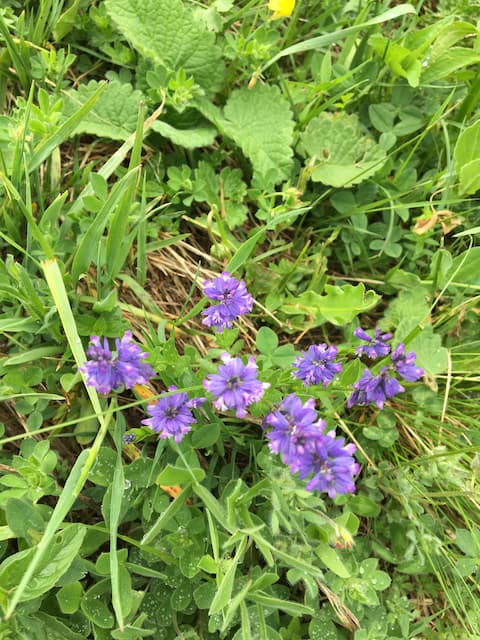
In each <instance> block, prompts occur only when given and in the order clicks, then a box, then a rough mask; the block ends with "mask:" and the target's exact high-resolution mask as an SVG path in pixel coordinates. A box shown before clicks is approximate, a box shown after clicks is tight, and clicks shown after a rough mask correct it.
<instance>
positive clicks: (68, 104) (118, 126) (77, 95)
mask: <svg viewBox="0 0 480 640" xmlns="http://www.w3.org/2000/svg"><path fill="white" fill-rule="evenodd" d="M99 84H100V83H98V82H96V81H95V80H91V81H90V82H89V83H88V84H86V85H81V86H80V88H79V89H78V91H75V90H71V91H67V92H66V97H65V104H64V108H63V114H64V116H66V117H68V116H71V115H72V114H73V113H75V112H76V111H78V109H79V107H81V106H82V105H83V104H85V102H86V101H87V100H88V99H89V98H90V97H91V96H92V95H93V94H94V93H95V92H96V91H97V89H98V87H99ZM142 99H143V94H142V92H141V91H134V90H133V87H132V85H131V84H128V83H125V84H124V83H121V82H119V81H118V80H113V81H112V82H110V84H109V85H108V86H107V87H106V88H105V90H104V91H103V93H102V95H101V96H100V98H99V99H98V101H97V103H96V104H95V106H94V107H93V109H92V110H91V111H90V112H89V113H88V114H87V116H86V117H85V118H84V119H83V120H82V121H81V122H80V124H79V125H78V126H77V128H76V129H75V133H76V134H78V133H89V134H92V135H95V136H99V137H100V138H111V139H112V140H126V139H127V138H128V137H129V136H130V135H131V134H132V133H133V132H134V131H135V127H136V125H137V117H138V105H139V103H140V101H141V100H142Z"/></svg>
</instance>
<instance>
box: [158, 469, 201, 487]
mask: <svg viewBox="0 0 480 640" xmlns="http://www.w3.org/2000/svg"><path fill="white" fill-rule="evenodd" d="M192 474H193V476H194V477H195V480H196V481H197V482H201V481H202V480H203V478H204V477H205V471H203V469H200V468H197V469H191V470H190V469H182V468H181V467H175V466H173V465H171V464H167V466H166V467H165V468H164V469H162V471H160V473H159V475H158V476H157V479H156V481H155V482H156V484H163V485H173V484H186V483H189V482H191V481H192V480H193V478H192Z"/></svg>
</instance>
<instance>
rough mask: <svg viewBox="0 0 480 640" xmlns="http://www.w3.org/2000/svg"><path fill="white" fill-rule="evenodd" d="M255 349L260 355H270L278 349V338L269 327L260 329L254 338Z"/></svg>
mask: <svg viewBox="0 0 480 640" xmlns="http://www.w3.org/2000/svg"><path fill="white" fill-rule="evenodd" d="M256 345H257V349H258V350H259V351H260V353H265V354H271V353H273V352H274V351H275V349H276V348H277V347H278V337H277V334H276V333H275V331H272V330H271V329H270V328H269V327H260V329H259V331H258V333H257V338H256Z"/></svg>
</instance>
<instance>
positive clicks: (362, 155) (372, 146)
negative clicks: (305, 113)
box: [301, 113, 386, 187]
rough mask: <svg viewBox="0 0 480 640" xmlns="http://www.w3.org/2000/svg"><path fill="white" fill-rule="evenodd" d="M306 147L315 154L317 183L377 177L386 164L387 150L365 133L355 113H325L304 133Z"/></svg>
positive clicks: (348, 182) (341, 183)
mask: <svg viewBox="0 0 480 640" xmlns="http://www.w3.org/2000/svg"><path fill="white" fill-rule="evenodd" d="M301 146H302V150H303V152H304V155H305V156H306V157H307V158H312V157H315V169H314V170H313V172H312V176H311V177H312V180H313V181H314V182H322V183H323V184H328V185H330V186H332V187H349V186H351V185H353V184H358V183H359V182H363V181H364V180H366V179H367V178H369V177H370V176H373V175H374V174H375V173H376V172H377V171H378V170H379V169H380V168H381V167H382V166H383V164H384V162H385V160H386V153H385V151H384V150H383V149H381V148H380V147H379V145H378V144H377V143H376V142H375V141H374V140H373V138H370V137H369V136H367V135H365V133H364V132H363V131H362V127H361V125H360V123H359V121H358V118H357V116H355V115H346V114H344V113H339V114H331V113H321V114H320V115H319V116H317V117H316V118H314V119H313V120H312V121H311V122H310V123H309V125H308V127H307V128H306V130H305V132H304V134H303V136H302V145H301Z"/></svg>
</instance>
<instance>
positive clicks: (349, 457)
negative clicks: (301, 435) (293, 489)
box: [299, 430, 360, 498]
mask: <svg viewBox="0 0 480 640" xmlns="http://www.w3.org/2000/svg"><path fill="white" fill-rule="evenodd" d="M355 450H356V447H355V445H354V444H347V445H345V440H344V438H337V437H336V433H335V431H334V430H332V431H329V432H328V433H326V434H322V436H321V437H320V438H315V439H313V440H311V442H310V446H309V447H307V448H306V449H305V452H304V454H303V456H302V457H301V460H300V463H301V467H300V469H299V478H300V479H301V480H303V479H304V478H306V477H308V476H309V475H311V474H313V477H312V478H311V479H310V480H309V482H308V483H307V486H306V488H307V490H308V491H313V490H314V489H317V490H318V491H326V492H327V493H328V495H329V497H330V498H335V496H336V495H337V493H339V494H344V493H352V492H354V491H355V483H354V481H353V476H354V475H356V474H357V473H358V472H359V471H360V466H359V465H358V463H357V462H355V459H354V458H353V454H354V453H355Z"/></svg>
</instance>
